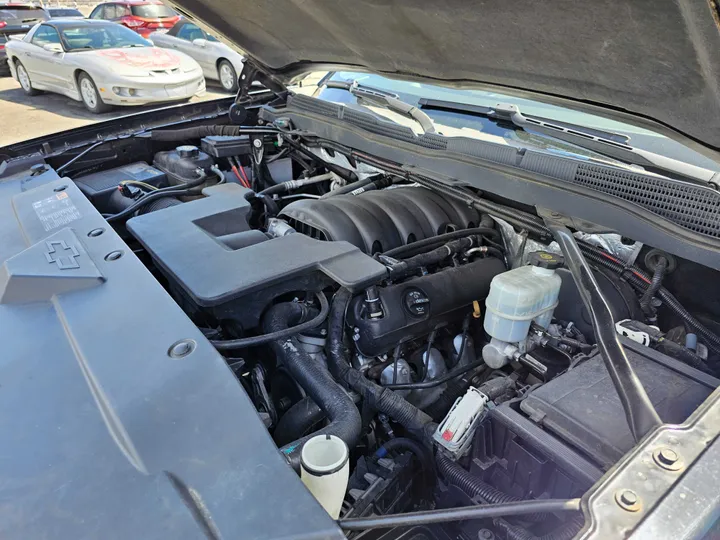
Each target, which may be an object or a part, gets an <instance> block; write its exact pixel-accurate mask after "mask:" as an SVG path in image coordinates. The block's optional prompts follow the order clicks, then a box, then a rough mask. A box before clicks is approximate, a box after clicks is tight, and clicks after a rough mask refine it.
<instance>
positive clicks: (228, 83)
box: [218, 60, 238, 92]
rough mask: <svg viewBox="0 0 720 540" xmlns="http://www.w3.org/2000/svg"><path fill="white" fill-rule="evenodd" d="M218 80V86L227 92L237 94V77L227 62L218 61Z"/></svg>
mask: <svg viewBox="0 0 720 540" xmlns="http://www.w3.org/2000/svg"><path fill="white" fill-rule="evenodd" d="M218 79H220V85H221V86H222V87H223V89H225V90H227V91H228V92H237V89H238V76H237V73H236V72H235V68H234V67H233V65H232V64H231V63H230V62H228V61H227V60H220V63H219V64H218Z"/></svg>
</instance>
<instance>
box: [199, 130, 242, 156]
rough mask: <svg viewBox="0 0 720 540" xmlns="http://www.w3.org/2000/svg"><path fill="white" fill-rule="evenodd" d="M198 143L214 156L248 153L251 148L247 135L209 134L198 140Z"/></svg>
mask: <svg viewBox="0 0 720 540" xmlns="http://www.w3.org/2000/svg"><path fill="white" fill-rule="evenodd" d="M200 145H201V147H202V149H203V151H204V152H207V153H208V154H210V155H211V156H213V157H215V158H221V157H228V156H240V155H245V154H250V153H251V152H252V148H253V147H252V142H251V141H250V136H249V135H238V136H231V135H209V136H207V137H203V138H202V139H201V140H200Z"/></svg>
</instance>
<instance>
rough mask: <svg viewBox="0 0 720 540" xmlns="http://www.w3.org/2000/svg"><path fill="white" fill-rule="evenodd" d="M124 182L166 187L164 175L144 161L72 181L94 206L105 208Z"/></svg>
mask: <svg viewBox="0 0 720 540" xmlns="http://www.w3.org/2000/svg"><path fill="white" fill-rule="evenodd" d="M124 180H134V181H136V182H145V183H146V184H150V185H152V186H155V187H162V186H165V185H167V179H166V176H165V173H164V172H162V171H160V170H158V169H156V168H155V167H152V166H150V165H148V164H147V163H145V162H144V161H138V162H137V163H130V164H129V165H122V166H121V167H115V168H114V169H108V170H106V171H100V172H95V173H91V174H86V175H85V176H81V177H79V178H76V179H74V182H75V185H77V187H79V188H80V191H82V192H83V193H84V194H85V195H86V196H87V198H88V199H90V200H91V201H92V203H93V204H94V205H95V206H97V207H100V208H105V207H106V206H107V204H108V201H109V200H110V197H111V196H112V194H113V193H114V192H115V191H117V187H118V185H120V182H122V181H124Z"/></svg>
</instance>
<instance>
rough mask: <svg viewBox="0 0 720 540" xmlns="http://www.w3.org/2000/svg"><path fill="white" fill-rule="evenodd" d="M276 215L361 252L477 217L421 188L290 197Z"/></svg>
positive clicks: (311, 233)
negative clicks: (346, 243)
mask: <svg viewBox="0 0 720 540" xmlns="http://www.w3.org/2000/svg"><path fill="white" fill-rule="evenodd" d="M281 216H284V217H285V218H287V219H289V221H290V223H291V224H292V225H293V227H295V229H296V230H297V231H299V232H302V233H304V234H307V235H309V236H312V237H313V238H320V239H323V240H345V241H347V242H350V243H351V244H354V245H356V246H357V247H359V248H360V249H361V250H363V251H364V252H365V253H378V252H383V251H388V250H390V249H393V248H396V247H398V246H403V245H405V244H409V243H411V242H414V241H416V240H422V239H424V238H430V237H433V236H436V235H438V234H442V233H445V232H447V231H448V230H453V229H466V228H471V227H477V225H478V222H479V219H480V216H479V214H478V213H477V211H476V210H474V209H472V208H470V207H468V206H466V205H463V204H462V203H460V202H458V201H456V200H454V199H451V198H449V197H443V196H442V195H440V194H438V193H435V192H434V191H430V190H429V189H426V188H422V187H402V188H396V189H384V190H380V191H368V192H366V193H363V194H362V195H360V196H357V197H356V196H355V195H349V194H348V195H337V196H335V197H330V198H327V199H321V200H316V199H311V200H301V201H295V202H293V203H291V204H289V205H287V206H286V207H285V208H284V209H283V210H282V212H281Z"/></svg>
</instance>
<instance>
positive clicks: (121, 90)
mask: <svg viewBox="0 0 720 540" xmlns="http://www.w3.org/2000/svg"><path fill="white" fill-rule="evenodd" d="M112 91H113V92H114V93H115V94H116V95H118V96H122V97H132V96H134V95H136V94H137V90H136V89H135V88H127V87H125V86H113V87H112Z"/></svg>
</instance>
